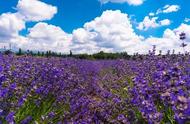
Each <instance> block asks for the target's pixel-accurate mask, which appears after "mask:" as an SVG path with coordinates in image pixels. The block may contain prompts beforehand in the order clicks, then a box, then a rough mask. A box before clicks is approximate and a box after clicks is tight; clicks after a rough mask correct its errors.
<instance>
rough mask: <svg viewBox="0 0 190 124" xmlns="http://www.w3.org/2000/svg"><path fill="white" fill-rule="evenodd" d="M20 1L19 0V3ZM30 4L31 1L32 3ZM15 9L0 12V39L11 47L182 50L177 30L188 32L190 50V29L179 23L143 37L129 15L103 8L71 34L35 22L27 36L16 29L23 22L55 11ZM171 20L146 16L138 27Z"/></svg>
mask: <svg viewBox="0 0 190 124" xmlns="http://www.w3.org/2000/svg"><path fill="white" fill-rule="evenodd" d="M22 1H23V0H20V2H22ZM25 1H27V0H25ZM32 1H35V2H37V3H40V4H39V5H40V6H41V5H42V6H48V7H49V6H51V5H48V4H45V3H42V2H40V1H37V0H32ZM24 3H25V2H24ZM41 3H42V4H41ZM30 4H33V2H31V3H30ZM23 5H25V4H23ZM33 5H34V4H33ZM33 5H30V6H33ZM37 6H38V5H37ZM33 7H34V6H33ZM35 7H36V6H35ZM51 7H52V6H51ZM51 7H50V8H51ZM17 8H18V12H16V13H5V14H2V15H0V36H1V40H2V37H3V39H8V42H7V43H12V46H13V47H14V48H23V49H25V50H27V49H30V50H36V51H37V50H40V51H46V50H51V51H56V52H64V53H66V52H69V50H72V51H73V53H96V52H99V51H102V50H103V51H106V52H122V51H126V52H128V53H129V54H133V53H136V52H139V53H148V50H150V49H151V48H152V45H157V48H158V49H159V50H163V51H164V52H166V51H167V50H169V49H170V50H172V49H175V50H176V51H182V50H181V48H180V47H179V46H180V44H181V41H180V40H179V33H180V32H185V33H187V36H186V37H187V39H186V41H185V42H186V43H187V44H188V47H187V48H188V49H190V46H189V45H190V44H189V42H188V41H189V40H190V36H189V34H188V32H190V25H187V24H181V25H180V26H179V27H178V28H176V29H173V30H171V29H166V30H165V31H164V34H163V37H161V38H157V37H149V38H144V37H142V36H139V35H138V34H136V33H135V31H134V29H133V27H132V24H131V20H130V18H129V17H128V14H125V13H122V12H121V11H119V10H115V11H113V10H107V11H104V12H103V14H102V15H101V16H100V17H96V18H95V19H94V20H92V21H89V22H87V23H85V24H84V26H83V27H82V28H78V29H75V30H74V31H73V32H72V33H71V34H68V33H66V32H64V30H62V29H61V28H60V27H59V26H55V25H51V24H47V23H44V22H38V23H37V24H35V25H34V26H33V27H32V28H30V29H28V32H29V33H28V34H27V35H26V36H21V35H19V32H20V31H22V30H23V29H25V23H26V22H28V21H39V20H40V21H41V20H47V19H51V18H52V17H53V16H54V14H55V13H56V12H54V14H52V13H51V12H50V13H51V14H50V13H46V14H45V15H42V13H41V12H39V13H38V12H36V10H27V11H25V13H23V12H22V10H24V9H19V8H22V7H19V4H18V6H17ZM23 8H24V7H23ZM42 8H43V7H42ZM44 8H46V7H44ZM44 10H45V9H44ZM47 11H49V10H47ZM31 13H32V14H31ZM170 23H171V22H170V20H168V19H164V20H158V17H154V16H153V17H149V16H147V17H145V19H144V20H143V22H141V25H142V26H141V27H140V26H139V28H140V29H143V30H145V29H146V30H147V29H149V28H155V27H159V26H164V25H169V24H170ZM139 25H140V24H139Z"/></svg>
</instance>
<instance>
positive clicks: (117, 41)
mask: <svg viewBox="0 0 190 124" xmlns="http://www.w3.org/2000/svg"><path fill="white" fill-rule="evenodd" d="M141 39H142V37H141V36H138V35H136V34H135V32H134V30H133V28H132V25H131V23H130V20H129V18H128V15H127V14H124V13H121V11H119V10H117V11H112V10H107V11H105V12H103V14H102V15H101V16H100V17H97V18H95V19H94V20H92V21H90V22H87V23H86V24H85V25H84V27H83V28H80V29H77V30H75V31H74V32H73V43H74V44H75V45H79V46H81V48H79V47H77V49H75V48H74V49H73V50H74V51H76V52H77V50H79V49H84V48H85V46H90V45H89V43H90V44H91V46H90V47H91V48H94V49H95V50H96V52H98V51H100V50H101V49H104V50H106V51H110V52H119V51H123V50H124V49H126V48H127V47H130V46H133V45H134V44H135V43H136V42H138V41H140V40H141ZM92 45H93V46H92ZM94 49H92V50H94ZM87 50H88V47H87Z"/></svg>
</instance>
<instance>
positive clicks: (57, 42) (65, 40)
mask: <svg viewBox="0 0 190 124" xmlns="http://www.w3.org/2000/svg"><path fill="white" fill-rule="evenodd" d="M26 38H27V40H28V41H27V42H25V44H23V45H24V46H27V47H28V48H29V49H33V50H43V51H44V50H52V51H57V52H61V51H62V52H68V51H69V49H68V48H69V45H70V44H71V35H70V34H67V33H65V32H64V31H63V30H62V29H61V28H60V27H58V26H54V25H49V24H47V23H43V22H39V23H37V24H36V25H35V26H34V27H32V28H31V29H29V34H28V35H27V37H26Z"/></svg>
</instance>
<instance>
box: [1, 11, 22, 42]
mask: <svg viewBox="0 0 190 124" xmlns="http://www.w3.org/2000/svg"><path fill="white" fill-rule="evenodd" d="M22 29H25V22H24V21H23V20H22V19H20V18H19V15H17V14H13V13H4V14H2V15H0V39H1V40H9V39H10V38H12V37H16V36H17V35H18V33H19V31H21V30H22Z"/></svg>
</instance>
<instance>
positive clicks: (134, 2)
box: [99, 0, 144, 6]
mask: <svg viewBox="0 0 190 124" xmlns="http://www.w3.org/2000/svg"><path fill="white" fill-rule="evenodd" d="M99 1H100V2H101V3H103V4H105V3H108V2H112V3H128V4H129V5H135V6H137V5H141V4H143V2H144V0H99Z"/></svg>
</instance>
